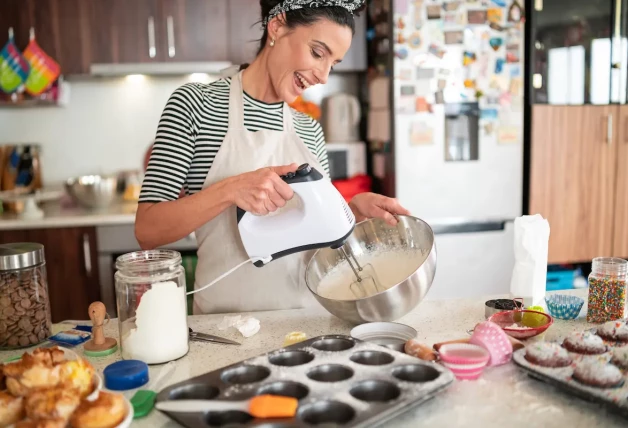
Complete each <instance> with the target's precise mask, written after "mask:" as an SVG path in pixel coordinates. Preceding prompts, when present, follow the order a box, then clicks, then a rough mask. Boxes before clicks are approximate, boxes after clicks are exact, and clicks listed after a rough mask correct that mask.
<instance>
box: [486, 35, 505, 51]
mask: <svg viewBox="0 0 628 428" xmlns="http://www.w3.org/2000/svg"><path fill="white" fill-rule="evenodd" d="M488 44H489V45H491V48H493V50H494V51H495V52H497V51H498V50H499V48H500V47H501V46H502V45H503V44H504V39H502V38H501V37H491V38H490V39H489V41H488Z"/></svg>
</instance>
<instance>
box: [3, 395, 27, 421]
mask: <svg viewBox="0 0 628 428" xmlns="http://www.w3.org/2000/svg"><path fill="white" fill-rule="evenodd" d="M23 400H24V399H23V398H22V397H14V396H12V395H10V394H7V393H6V392H4V391H0V427H5V426H9V425H11V424H14V423H16V422H17V421H19V420H20V419H22V418H23V417H24V403H23Z"/></svg>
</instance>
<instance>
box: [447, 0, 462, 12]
mask: <svg viewBox="0 0 628 428" xmlns="http://www.w3.org/2000/svg"><path fill="white" fill-rule="evenodd" d="M460 3H461V2H460V1H458V0H452V1H448V2H445V3H443V9H445V10H446V11H447V12H453V11H454V10H457V9H458V8H459V7H460Z"/></svg>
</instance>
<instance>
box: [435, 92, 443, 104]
mask: <svg viewBox="0 0 628 428" xmlns="http://www.w3.org/2000/svg"><path fill="white" fill-rule="evenodd" d="M434 104H445V95H444V94H443V91H438V92H435V93H434Z"/></svg>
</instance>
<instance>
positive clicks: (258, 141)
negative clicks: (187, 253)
mask: <svg viewBox="0 0 628 428" xmlns="http://www.w3.org/2000/svg"><path fill="white" fill-rule="evenodd" d="M291 163H296V164H302V163H309V164H310V165H311V166H312V167H313V168H316V169H317V170H318V171H320V172H321V173H322V174H324V175H325V174H326V173H325V171H324V170H323V168H322V167H321V165H320V164H319V162H318V159H317V158H316V157H315V156H314V155H313V154H312V152H311V151H310V150H309V149H308V148H307V146H306V145H305V143H304V142H303V141H302V140H301V138H300V137H299V136H298V135H297V133H296V132H295V130H294V127H293V125H292V113H291V112H290V108H289V107H288V105H287V104H285V103H284V108H283V131H282V132H279V131H271V130H261V131H256V132H250V131H248V130H247V129H246V128H245V126H244V100H243V92H242V72H238V73H237V75H236V76H234V77H233V79H231V89H230V92H229V130H228V131H227V135H226V136H225V139H224V141H223V143H222V145H221V146H220V150H219V151H218V153H217V154H216V158H215V159H214V163H213V164H212V167H211V169H210V170H209V173H208V174H207V177H206V178H205V183H204V184H203V189H205V188H206V187H208V186H210V185H212V184H214V183H216V182H218V181H221V180H224V179H225V178H228V177H232V176H235V175H239V174H243V173H245V172H250V171H255V170H257V169H259V168H263V167H267V166H281V165H288V164H291ZM195 234H196V240H197V243H198V253H197V254H198V264H197V267H196V278H195V284H194V287H195V289H198V288H201V287H203V286H204V285H205V284H208V283H209V282H211V281H212V280H213V279H215V278H217V277H218V276H220V275H221V274H222V273H224V272H226V271H228V270H229V269H231V268H233V267H234V266H236V265H237V264H239V263H241V262H243V261H245V260H247V259H248V258H249V257H248V255H247V254H246V251H245V250H244V246H243V245H242V240H241V239H240V233H239V231H238V225H237V219H236V207H235V206H232V207H230V208H228V209H227V210H225V211H223V212H222V213H221V214H219V215H218V216H217V217H216V218H214V219H213V220H211V221H209V222H208V223H206V224H205V225H203V226H201V227H200V228H199V229H197V230H196V232H195ZM312 254H313V251H307V252H300V253H296V254H291V255H288V256H285V257H282V258H280V259H277V260H273V261H271V262H270V263H268V264H267V265H266V266H263V267H261V268H258V267H255V266H254V265H253V264H252V263H247V264H245V265H244V266H242V267H241V268H239V269H237V270H236V271H235V272H233V273H232V274H230V275H229V276H227V277H225V278H224V279H222V280H221V281H219V282H217V283H216V284H214V285H212V286H211V287H209V288H208V289H206V290H204V291H200V292H198V293H196V294H195V298H194V313H195V314H202V313H226V312H249V311H263V310H275V309H293V308H301V307H304V306H309V305H312V304H316V303H314V302H316V300H315V299H314V298H313V296H311V293H310V292H309V290H307V287H306V285H305V267H306V262H307V261H308V260H309V258H310V257H311V256H312Z"/></svg>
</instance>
